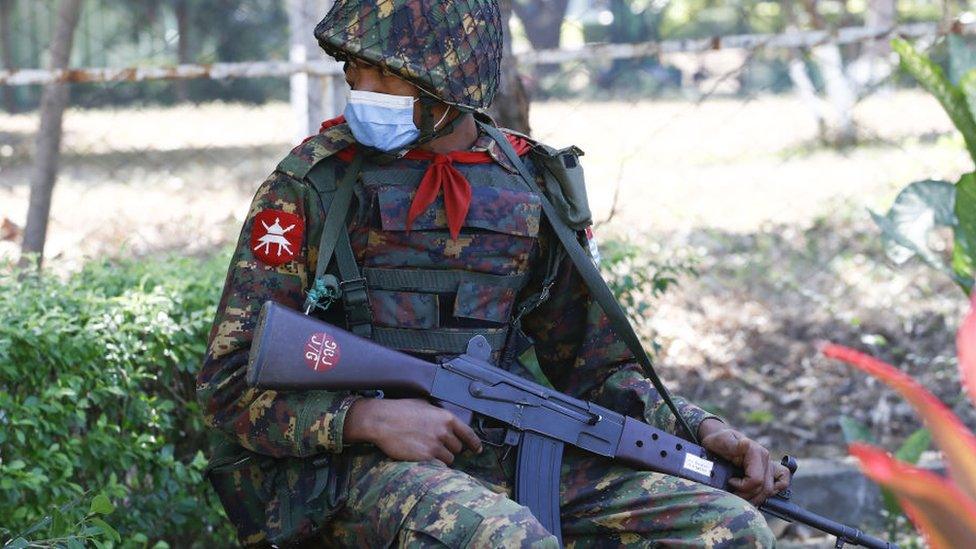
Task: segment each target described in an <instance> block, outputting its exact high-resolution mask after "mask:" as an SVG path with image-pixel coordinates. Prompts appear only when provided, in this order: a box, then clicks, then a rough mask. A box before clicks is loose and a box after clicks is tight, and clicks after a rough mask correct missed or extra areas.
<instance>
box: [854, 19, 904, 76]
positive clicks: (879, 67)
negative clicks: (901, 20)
mask: <svg viewBox="0 0 976 549" xmlns="http://www.w3.org/2000/svg"><path fill="white" fill-rule="evenodd" d="M897 17H898V9H897V6H896V4H895V0H869V1H868V10H867V13H865V16H864V26H865V27H868V28H873V27H880V28H886V29H887V28H892V27H894V26H895V23H896V22H897ZM890 56H891V45H890V44H889V42H888V38H885V39H883V40H874V41H871V42H867V43H866V44H864V51H863V53H862V54H861V57H860V58H859V59H857V60H856V61H855V62H854V63H852V64H851V68H850V69H849V70H848V73H849V74H850V75H851V79H852V80H854V82H856V83H857V86H858V87H859V88H860V89H862V90H863V89H864V88H868V87H871V86H874V85H875V84H877V83H878V82H881V81H883V80H884V79H885V78H888V76H890V75H891V72H892V71H893V70H894V67H895V64H894V63H892V62H891V61H890V59H889V57H890Z"/></svg>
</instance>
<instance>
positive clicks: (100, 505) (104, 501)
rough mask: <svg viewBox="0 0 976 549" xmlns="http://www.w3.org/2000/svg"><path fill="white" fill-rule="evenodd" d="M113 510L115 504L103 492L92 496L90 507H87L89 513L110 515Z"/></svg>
mask: <svg viewBox="0 0 976 549" xmlns="http://www.w3.org/2000/svg"><path fill="white" fill-rule="evenodd" d="M113 511H115V505H113V504H112V502H111V501H110V500H109V499H108V496H106V495H105V494H98V495H97V496H95V497H94V498H92V502H91V509H89V511H88V514H89V515H111V514H112V512H113Z"/></svg>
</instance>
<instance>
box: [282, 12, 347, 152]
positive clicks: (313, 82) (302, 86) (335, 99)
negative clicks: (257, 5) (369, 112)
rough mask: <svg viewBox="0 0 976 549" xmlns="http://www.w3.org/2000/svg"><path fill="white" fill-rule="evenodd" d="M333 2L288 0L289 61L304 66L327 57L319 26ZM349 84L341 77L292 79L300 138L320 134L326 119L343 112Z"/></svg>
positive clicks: (292, 99) (293, 77)
mask: <svg viewBox="0 0 976 549" xmlns="http://www.w3.org/2000/svg"><path fill="white" fill-rule="evenodd" d="M331 6H332V0H288V3H287V7H288V26H289V28H290V32H291V49H290V54H289V59H290V60H291V61H292V62H296V63H303V62H305V61H310V60H314V59H319V58H320V57H321V56H323V55H325V54H324V53H323V52H322V50H321V49H320V48H319V45H318V41H316V39H315V25H316V24H317V23H318V22H319V20H321V19H322V18H323V17H324V16H325V14H326V12H327V11H328V10H329V8H330V7H331ZM344 86H345V84H344V83H343V81H342V79H341V78H336V77H318V76H311V75H308V74H296V75H294V76H292V77H291V105H292V111H293V112H294V117H295V121H296V124H297V134H296V138H297V139H298V140H301V139H304V138H305V137H308V136H309V135H312V134H314V133H316V132H318V129H319V126H320V125H321V123H322V121H323V120H326V119H328V118H332V117H334V116H336V115H338V114H339V113H340V112H342V107H343V106H344V101H345V98H344V93H343V92H344V90H345V87H344Z"/></svg>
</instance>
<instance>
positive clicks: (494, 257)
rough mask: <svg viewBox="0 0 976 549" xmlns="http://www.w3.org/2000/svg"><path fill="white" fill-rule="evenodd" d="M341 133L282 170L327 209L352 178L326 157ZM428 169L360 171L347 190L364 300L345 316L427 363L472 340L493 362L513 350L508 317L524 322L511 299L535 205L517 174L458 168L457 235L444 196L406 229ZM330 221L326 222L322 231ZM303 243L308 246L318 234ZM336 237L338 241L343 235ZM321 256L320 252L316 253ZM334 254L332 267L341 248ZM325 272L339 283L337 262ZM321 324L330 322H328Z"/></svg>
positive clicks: (420, 165)
mask: <svg viewBox="0 0 976 549" xmlns="http://www.w3.org/2000/svg"><path fill="white" fill-rule="evenodd" d="M346 132H348V130H347V129H346V127H345V126H337V127H335V128H330V130H327V132H326V133H325V134H322V135H320V136H317V137H316V138H313V141H312V142H309V143H307V144H306V145H305V146H303V147H302V148H300V149H298V150H296V151H295V152H294V153H293V155H292V156H291V157H289V159H288V160H286V161H285V162H283V163H282V165H280V166H279V171H282V172H283V173H286V174H288V175H291V176H293V177H296V178H297V177H302V178H304V179H305V180H306V181H307V182H308V183H309V184H311V185H312V186H314V187H315V188H316V190H317V191H318V193H319V194H320V196H322V197H323V208H326V209H328V208H329V207H330V206H331V205H332V204H331V202H332V201H333V199H334V197H335V195H336V191H337V189H338V188H339V187H341V185H343V184H344V182H345V180H346V179H347V176H348V175H349V174H348V173H347V172H348V171H349V170H351V169H356V168H355V167H354V166H351V165H350V164H347V163H345V162H341V161H339V160H338V159H336V158H335V157H334V156H331V155H329V153H330V152H331V151H333V150H334V149H335V147H336V146H341V145H342V144H343V143H346V139H345V137H344V136H345V135H346ZM337 136H338V137H337ZM350 139H351V138H350ZM322 143H325V146H323V145H322ZM427 165H428V164H427V162H425V161H415V160H407V159H396V160H393V161H392V162H389V163H384V164H382V165H378V164H373V163H368V162H367V163H363V165H362V168H361V169H360V170H359V173H358V176H357V177H356V179H355V181H354V182H353V183H352V193H353V195H354V196H355V206H354V207H352V208H351V209H352V210H353V213H352V215H351V217H350V219H349V220H348V223H347V226H348V235H349V242H350V244H351V248H352V250H353V253H354V256H355V263H356V268H357V269H358V271H359V274H360V276H361V278H362V280H363V282H364V284H363V285H362V286H363V289H362V290H360V291H363V292H364V293H365V296H366V299H365V300H362V299H360V300H358V302H359V304H358V308H359V309H360V311H359V312H358V313H357V312H355V311H349V310H347V311H346V313H348V315H347V316H349V317H358V318H360V319H361V320H362V319H363V318H368V324H369V329H368V330H365V332H364V333H365V335H368V337H370V338H371V339H373V340H374V341H376V342H377V343H379V344H381V345H384V346H386V347H390V348H393V349H397V350H400V351H404V352H409V353H412V354H417V355H422V356H427V357H431V358H434V359H437V358H441V357H448V356H451V357H452V356H455V355H457V354H460V353H463V352H464V350H465V348H466V346H467V343H468V341H469V340H470V339H471V338H472V337H474V336H476V335H483V336H485V337H486V338H487V339H488V342H489V343H490V344H491V346H492V349H494V350H495V353H494V354H493V358H494V359H495V361H496V363H497V362H500V361H501V358H502V352H501V351H502V350H503V349H504V348H505V347H506V346H510V347H511V346H516V343H515V342H514V339H513V336H514V334H513V333H512V330H511V327H512V325H513V323H512V319H513V315H514V314H515V311H516V310H521V311H523V314H524V312H526V311H527V310H528V309H530V308H531V307H524V306H523V307H519V303H518V298H519V296H520V295H521V294H522V290H523V289H525V287H526V285H527V284H528V282H529V274H530V273H529V270H530V266H532V265H533V263H534V259H535V258H536V257H537V255H538V252H539V249H538V246H537V242H538V235H539V225H540V221H541V218H542V207H541V199H540V196H539V194H538V193H537V191H536V190H535V189H532V188H530V187H529V186H528V185H527V184H526V182H525V180H524V179H523V178H522V177H520V175H519V174H518V173H517V172H515V171H514V170H512V171H509V170H508V169H506V168H505V167H503V166H502V165H500V164H498V163H495V162H491V163H485V164H462V163H458V164H455V167H456V168H457V169H458V171H460V172H461V173H462V174H463V175H464V177H465V178H466V179H467V180H468V182H469V183H470V185H471V194H472V198H471V203H470V207H469V210H468V213H467V216H466V218H465V221H464V225H463V227H462V230H461V234H460V236H459V237H458V238H457V239H454V238H451V236H450V233H449V231H448V224H447V217H446V214H445V209H444V198H443V196H439V197H438V198H437V199H436V200H435V202H434V203H433V204H431V205H430V206H429V207H428V208H427V209H426V210H425V211H424V212H423V213H422V214H420V215H419V216H418V217H417V218H416V219H415V220H414V221H413V224H412V226H411V227H410V228H409V230H408V228H407V212H408V211H409V209H410V205H411V202H412V201H413V197H414V195H415V194H416V191H417V187H418V186H419V184H420V182H421V179H422V178H423V176H424V173H425V171H426V169H427ZM341 209H342V208H341V207H340V208H339V210H341ZM334 213H335V212H333V211H329V213H328V214H326V223H327V224H328V223H329V217H328V216H329V215H332V214H334ZM332 222H333V223H335V222H337V221H336V220H333V221H332ZM325 232H327V229H326V230H324V231H323V233H325ZM309 237H310V238H311V239H313V241H314V239H315V238H316V235H309ZM335 237H336V238H342V237H343V235H342V234H341V231H339V233H338V234H336V235H335ZM311 243H312V241H310V244H311ZM328 248H329V247H328V245H327V244H325V243H323V244H321V245H320V250H319V251H320V253H321V251H322V250H321V249H328ZM325 253H328V252H325ZM336 255H337V257H336V261H337V262H338V260H339V259H341V258H340V257H338V249H337V251H336ZM328 272H331V273H332V274H333V275H334V276H335V279H336V280H342V279H343V278H344V277H343V276H342V274H341V273H339V272H337V269H336V264H335V262H333V263H330V265H329V269H328ZM318 275H319V276H321V275H322V273H318ZM552 275H553V276H554V275H555V273H554V272H553V273H552ZM540 289H541V288H540ZM353 291H356V290H353ZM337 293H340V294H341V293H343V292H342V291H340V292H337ZM528 293H529V295H530V296H531V295H535V294H538V293H540V292H535V293H534V294H533V293H532V292H528ZM523 297H524V296H523ZM364 301H365V303H364ZM538 301H541V300H539V299H538V298H536V299H535V300H534V302H535V304H537V303H538ZM523 305H524V304H523ZM367 308H368V310H367V311H366V314H363V311H362V309H367ZM333 313H334V311H333ZM325 316H326V319H327V320H330V321H335V320H336V317H335V315H334V314H332V315H325ZM513 350H515V351H518V350H520V349H513Z"/></svg>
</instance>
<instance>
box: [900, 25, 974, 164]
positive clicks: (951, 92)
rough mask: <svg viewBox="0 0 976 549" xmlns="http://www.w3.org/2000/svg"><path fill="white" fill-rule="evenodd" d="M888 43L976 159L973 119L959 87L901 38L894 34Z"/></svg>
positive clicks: (940, 69) (971, 155)
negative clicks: (943, 113) (894, 36)
mask: <svg viewBox="0 0 976 549" xmlns="http://www.w3.org/2000/svg"><path fill="white" fill-rule="evenodd" d="M891 47H892V49H894V50H895V51H896V52H897V53H898V55H899V56H900V57H901V65H902V67H904V68H905V70H906V71H908V72H909V74H911V75H912V76H913V77H915V79H916V80H918V82H919V84H921V85H922V87H924V88H925V89H926V90H928V92H929V93H931V94H932V95H934V96H935V98H936V99H937V100H938V101H939V103H941V104H942V108H943V109H945V111H946V113H947V114H948V115H949V118H950V119H951V120H952V123H953V124H954V125H955V126H956V129H958V130H959V132H960V133H962V137H963V139H964V140H965V141H966V149H968V150H969V155H970V157H972V158H973V160H974V161H976V121H974V120H973V115H972V113H971V112H970V110H969V106H968V105H967V103H966V97H965V95H964V94H963V91H962V90H961V89H960V88H959V87H957V86H954V85H953V84H952V83H951V82H949V79H948V78H946V76H945V73H944V72H942V68H941V67H939V66H938V65H936V64H935V63H933V62H932V60H931V59H929V58H928V57H926V56H924V55H922V54H921V53H919V52H918V51H917V50H916V49H915V48H914V47H912V45H911V44H909V43H908V42H906V41H905V40H902V39H901V38H896V39H894V40H892V41H891Z"/></svg>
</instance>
